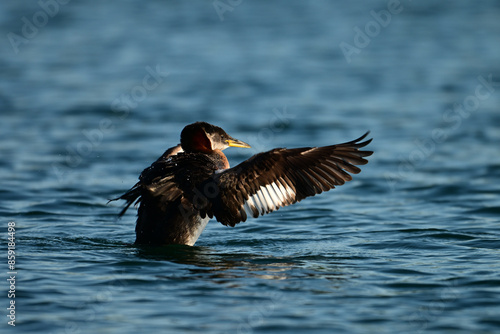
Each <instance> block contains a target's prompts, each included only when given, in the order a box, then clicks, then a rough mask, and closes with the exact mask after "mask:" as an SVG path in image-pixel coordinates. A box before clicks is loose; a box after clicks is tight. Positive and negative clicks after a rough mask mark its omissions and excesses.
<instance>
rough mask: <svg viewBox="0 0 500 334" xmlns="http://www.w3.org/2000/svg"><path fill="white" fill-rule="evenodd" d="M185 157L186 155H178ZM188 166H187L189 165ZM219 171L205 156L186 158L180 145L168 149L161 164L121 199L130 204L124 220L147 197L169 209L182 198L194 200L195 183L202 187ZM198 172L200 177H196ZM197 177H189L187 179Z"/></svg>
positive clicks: (127, 204)
mask: <svg viewBox="0 0 500 334" xmlns="http://www.w3.org/2000/svg"><path fill="white" fill-rule="evenodd" d="M178 153H182V154H178ZM186 162H187V163H186ZM214 169H215V167H213V166H212V164H211V161H210V160H208V159H207V158H205V157H204V156H203V155H193V154H185V153H183V151H182V149H180V145H178V146H175V147H172V148H170V149H168V150H167V151H166V152H165V153H164V154H163V155H162V156H161V157H160V158H158V160H156V161H155V162H154V163H153V164H152V165H151V166H149V167H148V168H146V169H145V170H144V171H143V172H142V173H141V175H140V176H139V182H137V183H136V184H135V185H134V186H133V187H132V188H131V189H130V190H128V191H127V192H126V193H125V194H123V195H121V196H120V197H118V198H115V199H112V201H114V200H118V199H123V200H125V201H126V203H125V207H124V208H123V209H122V211H121V212H120V214H119V215H120V216H122V215H123V214H124V213H125V212H126V211H127V209H128V208H129V207H130V206H131V205H132V204H134V203H135V204H138V203H140V202H141V201H142V200H143V199H144V196H147V197H148V198H151V197H154V198H156V199H157V200H158V201H157V202H158V203H163V204H164V205H168V203H172V202H174V201H175V200H176V199H178V198H179V197H181V196H182V195H186V196H189V197H193V196H194V195H193V194H192V189H193V187H192V186H191V185H192V183H191V182H195V183H196V182H198V183H201V182H202V181H203V180H205V179H206V178H207V177H208V176H209V175H211V174H212V173H213V170H214ZM193 171H196V173H193ZM193 174H194V175H195V176H198V177H197V178H196V177H191V178H189V177H185V176H186V175H193Z"/></svg>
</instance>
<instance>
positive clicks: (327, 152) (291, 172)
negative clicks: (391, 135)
mask: <svg viewBox="0 0 500 334" xmlns="http://www.w3.org/2000/svg"><path fill="white" fill-rule="evenodd" d="M368 133H369V132H367V133H365V134H364V135H363V136H361V137H360V138H358V139H356V140H353V141H350V142H347V143H343V144H338V145H331V146H324V147H313V148H310V147H306V148H296V149H283V148H281V149H274V150H271V151H268V152H265V153H260V154H257V155H255V156H253V157H252V158H250V159H248V160H246V161H244V162H242V163H241V164H239V165H237V166H235V167H233V168H230V169H227V170H225V171H223V172H220V173H217V174H215V176H214V179H213V181H211V182H215V184H216V185H217V187H218V194H217V196H215V197H214V198H213V199H211V200H210V201H211V202H212V212H211V213H213V215H215V217H216V218H217V220H218V221H219V222H221V223H222V224H224V225H230V226H234V225H236V224H237V223H239V222H244V221H246V219H247V214H250V215H252V216H253V217H255V218H257V217H258V216H259V215H264V214H266V213H269V212H272V211H274V210H277V209H279V208H280V207H283V206H287V205H290V204H293V203H296V202H298V201H300V200H302V199H304V198H306V197H309V196H314V195H316V194H319V193H321V192H323V191H328V190H330V189H333V188H335V186H339V185H342V184H344V183H345V182H346V181H350V180H352V177H351V175H349V173H351V174H357V173H359V172H360V171H361V169H360V168H358V167H356V165H364V164H366V163H368V161H367V160H366V159H364V157H367V156H370V155H371V154H372V153H373V152H372V151H361V150H360V148H362V147H365V146H366V145H368V144H369V143H370V142H371V139H370V140H366V141H362V140H363V139H364V138H365V137H366V136H367V135H368Z"/></svg>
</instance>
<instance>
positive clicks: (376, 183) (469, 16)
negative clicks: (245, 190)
mask: <svg viewBox="0 0 500 334" xmlns="http://www.w3.org/2000/svg"><path fill="white" fill-rule="evenodd" d="M51 3H52V7H50V8H51V9H50V8H49V9H48V10H49V12H51V13H52V14H54V15H53V17H52V16H49V15H45V16H46V20H45V21H46V22H45V21H44V16H43V13H42V14H40V13H39V12H40V11H41V10H42V9H41V7H40V5H39V4H38V2H37V1H23V2H19V1H2V4H1V5H0V8H1V10H0V30H1V35H2V36H3V38H2V42H1V43H2V47H1V48H0V68H1V71H2V76H1V79H0V108H1V118H0V120H1V122H0V128H1V131H0V137H1V143H2V144H1V146H0V156H1V157H2V159H1V161H0V175H1V179H2V182H1V183H0V199H1V200H0V214H1V217H2V223H1V224H2V229H1V231H2V234H3V237H2V240H4V242H3V243H2V244H3V246H2V249H3V251H2V252H7V243H6V239H7V223H8V222H9V221H12V222H15V224H16V226H15V228H16V235H15V236H16V249H17V253H16V269H17V275H16V299H15V301H16V327H15V328H12V327H11V326H9V325H8V324H7V321H8V318H7V317H6V315H7V311H6V307H7V306H8V305H9V300H10V299H9V298H8V297H7V296H6V295H7V292H8V289H9V287H8V286H7V285H6V284H3V285H2V288H1V289H2V290H3V292H2V293H1V295H2V296H3V297H2V298H1V300H2V302H1V307H2V309H3V312H2V314H3V316H2V318H3V320H2V323H1V324H0V326H1V328H2V329H1V332H2V333H6V332H12V333H14V332H23V333H31V332H33V333H34V332H36V333H136V332H159V331H162V332H168V333H173V332H182V333H198V332H203V333H291V332H297V333H305V332H307V333H415V332H422V333H424V332H450V333H471V332H474V333H494V332H498V331H499V330H500V321H499V320H498V314H500V279H499V277H500V261H499V248H500V228H499V215H500V200H499V194H500V186H499V184H500V172H499V171H500V155H499V149H498V147H499V146H498V143H499V140H500V112H499V109H498V106H499V105H500V93H499V91H500V86H499V85H498V84H491V85H490V84H485V82H488V80H489V78H491V79H492V80H493V82H499V81H500V66H499V63H498V55H499V51H500V48H499V45H500V43H499V37H498V36H500V21H499V20H498V15H499V14H500V7H499V6H498V4H497V3H496V2H493V1H484V2H480V3H472V2H469V1H440V2H439V3H436V2H434V1H418V2H415V1H414V2H409V1H402V2H401V6H400V7H397V8H392V7H391V8H390V9H391V10H393V12H394V13H393V14H391V16H390V20H389V19H388V18H387V15H386V16H385V19H384V16H383V13H384V12H380V11H381V10H386V11H387V12H386V13H390V12H389V11H388V10H389V9H388V8H387V6H388V3H387V2H386V1H377V2H374V1H364V2H356V4H355V5H354V4H347V3H333V2H330V1H314V3H313V2H311V3H309V2H303V1H274V2H272V3H269V2H266V1H242V2H234V1H233V2H232V5H231V6H230V7H231V9H232V10H227V11H225V12H223V13H220V14H221V17H220V16H219V14H218V12H217V10H216V9H215V8H214V5H213V2H210V1H199V2H189V4H188V3H187V2H180V1H178V2H163V1H149V2H147V3H144V2H141V3H139V2H135V1H120V2H118V1H107V2H85V1H80V2H77V1H71V2H69V3H67V4H64V5H63V4H60V5H59V6H58V7H57V8H56V7H55V6H54V5H53V2H51ZM224 3H226V4H228V3H229V2H224ZM56 9H57V13H56ZM220 10H221V9H220V8H219V11H220ZM372 10H374V11H375V13H382V14H377V15H379V18H380V17H381V20H382V21H381V22H382V23H384V25H385V27H383V26H381V25H380V24H379V25H378V30H377V25H376V24H373V23H370V21H374V20H375V19H374V17H373V16H372V15H371V14H370V12H371V11H372ZM396 12H397V13H396ZM380 15H382V16H380ZM23 17H24V18H26V20H28V21H29V22H33V20H34V19H35V20H38V21H37V22H38V25H39V27H38V28H37V32H36V33H35V32H34V30H33V29H32V30H31V31H30V30H29V27H26V28H24V29H25V32H26V33H28V34H27V36H25V37H23V36H24V35H23V25H24V24H26V23H25V21H23ZM221 18H222V19H223V20H221ZM384 20H385V21H384ZM42 23H45V24H42ZM353 27H359V28H360V29H363V30H364V29H365V27H368V28H369V29H372V30H370V31H369V32H370V36H371V37H370V36H368V35H367V38H368V37H369V43H368V40H366V38H365V39H364V40H363V39H362V37H359V36H358V37H357V38H358V39H357V43H358V44H357V45H358V47H357V51H358V52H354V53H352V54H350V55H348V57H347V58H346V56H345V55H344V54H343V52H342V50H341V48H340V46H339V45H340V44H341V43H342V42H344V43H346V44H349V45H351V46H352V47H356V44H355V43H356V40H355V38H356V32H355V31H354V30H353ZM35 28H36V26H35ZM9 32H10V33H13V34H16V35H17V36H19V37H22V38H25V40H21V41H22V42H19V41H20V39H16V40H15V41H17V42H16V43H18V42H19V43H20V44H17V45H16V43H14V46H16V47H17V53H15V51H16V47H14V46H13V44H12V43H11V42H10V41H9V36H10V37H11V38H14V37H12V36H13V35H12V34H11V35H8V34H9ZM360 38H361V39H360ZM367 43H368V44H367ZM344 45H345V44H344ZM348 60H350V63H349V62H348ZM151 73H153V74H151ZM454 104H465V106H464V107H462V108H461V109H460V108H456V107H454ZM197 120H205V121H208V122H211V123H214V124H217V125H219V126H222V127H223V128H224V129H226V130H227V131H228V133H230V134H232V135H233V136H235V137H236V138H239V139H241V140H244V141H246V142H249V143H250V144H252V145H253V147H254V149H252V150H243V149H229V150H227V151H226V152H227V155H228V157H229V159H230V162H231V164H233V165H235V164H237V163H238V162H239V161H243V160H244V159H246V158H248V157H249V156H251V155H252V154H254V153H256V152H258V151H263V150H268V149H271V148H274V147H282V146H287V147H299V146H312V145H327V144H333V143H338V142H342V141H346V140H351V139H354V138H356V137H358V136H360V135H361V134H362V133H364V132H365V131H366V130H368V129H369V130H371V136H372V137H373V138H374V141H373V143H372V144H370V148H371V149H373V150H374V151H375V153H374V155H373V156H372V157H370V163H369V164H368V165H366V166H364V168H363V171H362V173H361V174H360V175H358V176H356V177H355V178H354V181H352V182H350V183H348V184H346V185H344V186H342V187H339V188H338V189H335V190H334V191H331V192H329V193H326V194H322V195H320V196H317V197H315V198H312V199H307V200H305V201H303V202H301V203H299V204H297V205H294V206H292V207H288V208H284V209H281V210H279V211H277V212H274V213H272V214H270V215H267V216H264V217H261V218H259V219H252V220H250V221H247V222H246V223H243V224H240V225H238V226H236V227H235V228H228V227H224V226H222V225H220V224H218V223H216V222H211V223H210V224H209V226H208V227H207V229H206V231H205V232H204V233H203V234H202V236H201V237H200V239H199V240H198V242H197V244H196V246H195V247H183V246H175V247H160V248H155V249H148V248H141V247H136V246H133V245H132V243H133V241H134V220H135V217H134V215H135V212H134V210H130V211H129V212H128V213H127V214H126V215H125V217H123V218H122V219H121V220H119V219H117V213H118V212H119V210H120V203H116V202H113V203H111V204H109V205H107V204H106V203H107V199H109V198H112V197H115V196H117V195H120V194H121V193H123V192H124V191H125V190H127V189H128V188H129V187H131V186H132V185H133V184H134V183H135V182H136V179H137V176H138V175H139V173H140V172H141V171H142V169H143V168H145V167H147V166H148V165H149V164H150V163H151V162H152V161H154V160H155V159H156V158H157V157H158V156H159V155H160V154H161V153H162V152H163V151H164V150H165V149H166V148H167V147H170V146H172V145H174V144H177V143H178V138H179V133H180V130H181V129H182V128H183V126H184V125H186V124H188V123H191V122H194V121H197ZM4 254H5V253H4ZM2 258H3V260H2V261H1V263H2V264H1V268H2V275H1V276H2V277H3V279H5V278H7V274H6V272H7V263H6V256H3V257H2ZM4 282H5V280H4Z"/></svg>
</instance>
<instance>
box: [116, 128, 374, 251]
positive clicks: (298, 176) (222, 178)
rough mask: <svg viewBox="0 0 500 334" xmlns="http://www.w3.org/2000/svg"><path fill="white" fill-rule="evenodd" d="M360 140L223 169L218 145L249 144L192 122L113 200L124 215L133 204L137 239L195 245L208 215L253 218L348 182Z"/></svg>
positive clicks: (360, 156)
mask: <svg viewBox="0 0 500 334" xmlns="http://www.w3.org/2000/svg"><path fill="white" fill-rule="evenodd" d="M367 135H368V133H366V134H364V135H363V136H361V137H360V138H358V139H356V140H353V141H350V142H346V143H343V144H338V145H331V146H324V147H312V148H311V147H306V148H296V149H284V148H277V149H274V150H271V151H268V152H264V153H260V154H256V155H254V156H253V157H251V158H250V159H248V160H246V161H244V162H242V163H240V164H239V165H237V166H235V167H233V168H229V163H228V162H227V159H226V157H225V156H224V154H223V153H222V150H223V149H225V148H227V147H229V146H235V147H250V146H249V145H248V144H246V143H244V142H241V141H239V140H236V139H234V138H232V137H230V136H229V135H228V134H227V133H226V132H225V131H224V130H222V129H221V128H219V127H217V126H214V125H211V124H208V123H205V122H197V123H194V124H191V125H188V126H186V127H185V128H184V130H183V131H182V134H181V144H180V145H177V146H175V147H173V148H171V149H169V150H167V151H166V152H165V153H164V154H163V155H162V156H161V157H160V158H159V159H158V160H157V161H156V162H154V163H153V164H152V165H151V166H150V167H148V168H146V169H145V170H144V171H143V172H142V173H141V175H140V177H139V182H137V183H136V184H135V186H134V187H133V188H132V189H130V190H129V191H128V192H126V193H125V194H123V195H122V196H120V197H119V198H117V199H124V200H126V202H127V203H126V206H125V207H124V209H123V210H122V211H121V213H120V215H123V214H124V213H125V211H126V210H127V209H128V208H129V206H130V205H131V204H132V203H134V202H135V203H136V204H137V203H139V210H138V218H137V225H136V236H137V238H136V243H137V244H187V245H193V244H194V243H195V242H196V240H197V238H198V237H199V235H200V234H201V232H202V231H203V229H204V228H205V226H206V224H207V222H208V220H209V218H213V217H215V218H216V219H217V220H218V221H219V222H221V223H222V224H224V225H229V226H235V225H236V224H238V223H240V222H244V221H246V219H247V216H248V215H249V214H250V215H251V216H253V217H255V218H256V217H258V216H259V215H263V214H266V213H269V212H272V211H274V210H277V209H279V208H280V207H283V206H287V205H290V204H293V203H296V202H298V201H300V200H302V199H304V198H306V197H309V196H314V195H316V194H320V193H321V192H323V191H328V190H330V189H333V188H335V186H339V185H342V184H344V183H345V182H346V181H350V180H351V179H352V177H351V175H349V173H352V174H357V173H359V172H360V171H361V170H360V169H359V168H358V167H356V165H364V164H366V163H367V162H368V161H367V160H366V159H364V158H365V157H367V156H370V155H371V154H372V153H373V152H371V151H361V150H360V149H361V148H363V147H365V146H366V145H368V144H369V143H370V142H371V139H370V140H366V141H362V140H363V139H364V138H366V136H367Z"/></svg>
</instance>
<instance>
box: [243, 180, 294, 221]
mask: <svg viewBox="0 0 500 334" xmlns="http://www.w3.org/2000/svg"><path fill="white" fill-rule="evenodd" d="M294 199H295V191H294V190H293V189H292V188H290V186H289V185H288V184H287V183H286V182H284V181H283V180H281V181H280V180H277V181H274V182H273V183H270V184H267V185H265V186H261V187H260V188H259V190H257V191H256V192H255V193H254V194H252V195H251V196H250V197H249V198H248V199H247V200H245V203H244V204H243V208H244V209H245V211H246V212H247V213H248V214H250V215H252V216H253V217H254V218H257V217H258V216H259V214H260V215H263V214H266V213H269V212H272V211H274V210H277V209H279V208H280V207H282V206H286V205H289V204H291V203H293V202H294Z"/></svg>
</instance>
